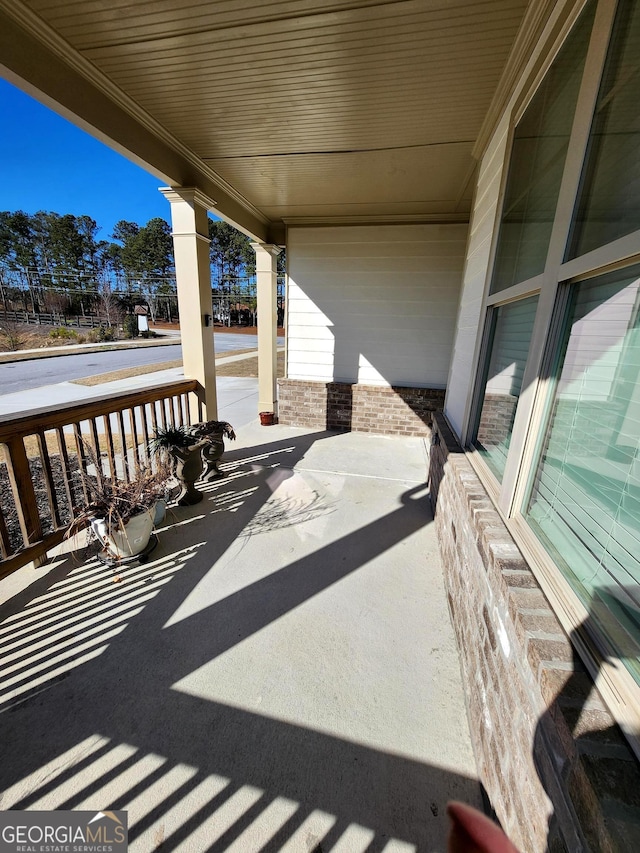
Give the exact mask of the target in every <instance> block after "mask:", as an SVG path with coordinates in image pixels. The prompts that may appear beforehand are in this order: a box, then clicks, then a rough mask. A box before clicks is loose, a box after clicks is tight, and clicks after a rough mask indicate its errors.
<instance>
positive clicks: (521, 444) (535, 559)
mask: <svg viewBox="0 0 640 853" xmlns="http://www.w3.org/2000/svg"><path fill="white" fill-rule="evenodd" d="M594 2H596V8H595V14H594V21H593V27H592V32H591V37H590V41H589V45H588V48H587V52H586V56H585V61H584V68H583V72H582V80H581V83H580V87H579V92H578V97H577V101H576V110H575V115H574V119H573V124H572V129H571V134H570V138H569V146H568V150H567V155H566V160H565V164H564V170H563V176H562V181H561V185H560V191H559V194H558V201H557V206H556V212H555V216H554V221H553V226H552V230H551V235H550V239H549V245H548V249H547V258H546V263H545V267H544V271H543V272H542V273H540V274H538V275H536V276H534V277H533V278H530V279H528V280H526V281H522V282H519V283H517V284H515V285H512V286H510V287H509V288H506V289H504V290H502V291H498V292H496V293H493V294H491V293H490V292H489V290H490V287H491V282H492V278H493V269H494V266H495V261H496V252H497V246H498V236H499V230H500V226H501V222H502V212H503V207H504V203H505V198H506V182H507V178H508V175H509V167H510V157H511V152H512V150H513V139H514V133H515V128H516V125H517V124H518V122H519V121H520V119H521V118H522V115H523V114H524V112H525V110H526V109H527V107H528V105H529V103H530V101H531V99H532V98H533V96H534V94H535V92H536V91H537V89H538V87H539V85H540V84H541V82H542V80H543V78H544V76H545V75H546V73H547V72H548V71H549V68H550V67H551V65H552V63H553V62H554V60H555V58H556V56H557V54H558V52H559V50H560V48H561V47H562V45H563V44H564V42H565V40H566V38H567V37H568V35H569V33H570V32H571V30H572V28H573V26H574V25H575V24H576V22H577V20H578V18H579V16H580V15H581V14H582V12H583V11H584V9H585V7H586V6H587V2H580V3H578V4H576V5H575V7H574V8H573V10H572V11H571V13H570V14H569V15H568V17H567V19H566V24H565V26H564V27H563V28H562V32H561V33H560V34H559V35H557V36H556V37H555V39H554V40H553V41H552V42H550V43H547V45H546V51H545V50H544V47H543V52H544V55H545V56H546V59H545V61H544V62H543V63H542V64H541V65H540V66H539V68H538V70H537V73H535V74H534V75H532V76H531V77H530V79H529V81H528V85H526V86H525V88H524V90H523V92H524V93H525V96H524V97H522V98H521V100H520V103H519V104H518V105H517V106H514V107H513V109H512V112H511V115H510V121H509V130H508V134H507V140H506V146H505V149H504V157H503V162H502V175H501V186H500V192H499V195H498V201H497V205H496V211H495V220H494V228H493V233H492V239H491V248H490V252H489V258H488V263H487V269H486V273H485V281H484V298H483V301H482V306H481V313H480V318H481V322H480V324H479V325H480V331H479V334H478V338H477V340H476V347H475V353H476V354H475V365H476V371H475V378H474V382H473V386H472V389H473V390H472V396H471V403H470V405H469V407H468V411H467V413H466V417H465V420H464V434H463V441H464V444H465V449H466V450H467V452H468V456H469V459H470V461H471V464H472V465H473V467H474V469H475V470H476V473H477V474H478V476H479V477H480V479H481V480H482V482H483V485H484V486H485V488H486V489H487V492H488V494H489V496H490V497H491V498H492V500H493V501H494V503H495V505H496V508H497V509H498V511H499V513H500V515H501V516H502V518H503V520H504V522H505V524H506V526H507V528H508V529H509V531H510V532H511V533H512V534H513V536H514V539H515V541H516V544H517V545H518V546H519V547H520V549H521V551H522V553H523V555H524V557H525V558H526V559H527V561H528V562H529V564H530V565H531V568H532V570H533V572H534V574H535V575H536V578H537V579H538V581H539V583H540V586H541V588H542V590H543V591H544V593H545V595H546V596H547V597H548V599H549V601H550V603H551V605H552V607H553V609H554V611H555V612H556V614H557V616H558V618H559V620H560V622H561V624H562V626H563V628H564V629H565V630H566V631H567V632H568V633H573V636H574V637H576V644H577V646H578V651H579V653H580V655H581V657H582V659H583V661H584V663H585V665H586V666H587V668H588V670H589V671H590V673H591V675H592V676H593V677H594V679H595V682H596V685H597V686H598V688H599V690H600V692H601V693H602V695H603V697H604V698H605V701H606V702H607V704H608V705H609V707H610V709H611V711H612V713H613V714H614V716H615V717H616V719H617V721H618V722H619V724H620V725H621V728H622V730H623V731H624V732H625V734H626V736H627V738H628V740H629V742H630V744H631V746H632V747H633V749H634V751H635V752H636V754H637V755H638V757H639V758H640V685H638V684H637V683H636V681H635V680H634V678H633V676H632V675H631V673H630V672H629V671H628V670H627V669H626V667H621V666H617V667H616V666H615V663H612V662H611V657H612V652H613V651H614V650H613V648H612V646H611V643H610V642H609V640H608V639H607V638H606V636H605V635H604V634H603V633H601V632H600V631H599V630H597V629H596V628H595V627H594V629H593V630H590V631H589V633H587V632H586V631H584V630H582V631H577V629H579V626H581V625H583V624H584V622H585V620H586V619H587V617H588V612H587V610H586V608H585V607H584V605H583V604H582V602H581V601H580V600H579V598H578V596H577V594H576V593H575V592H574V591H573V589H572V588H571V586H570V584H569V582H568V581H567V580H566V579H565V578H564V576H563V575H562V573H561V572H560V570H559V569H558V568H557V566H556V565H555V563H554V562H553V560H552V559H551V557H550V556H549V554H548V553H547V552H546V550H545V549H544V548H543V546H542V544H541V542H540V541H539V540H538V539H537V537H536V536H535V534H534V533H533V531H532V529H531V528H530V527H529V525H528V523H527V521H526V519H525V517H524V515H523V513H522V508H523V505H524V500H525V498H526V494H527V489H528V485H529V482H530V477H531V475H532V474H533V473H535V470H536V466H537V463H538V458H539V446H540V436H541V435H542V434H543V432H544V430H545V429H546V426H547V417H548V402H549V400H550V399H551V395H552V393H553V389H554V386H555V381H556V380H555V375H554V365H555V359H556V355H557V353H558V348H559V346H560V340H561V335H562V330H563V327H564V320H565V317H566V313H567V307H568V302H569V298H570V295H571V288H572V285H575V284H577V283H578V282H580V281H584V280H586V279H589V278H592V277H595V276H598V275H602V274H603V273H605V272H609V271H614V270H617V269H624V268H625V267H627V266H631V265H633V264H635V263H639V262H640V230H637V231H634V232H632V233H631V234H628V235H626V236H624V237H621V238H618V239H616V240H614V241H612V242H611V243H607V244H605V245H604V246H601V247H598V248H596V249H593V250H591V251H589V252H588V253H586V254H585V255H581V256H579V257H577V258H572V259H570V260H567V261H565V260H564V257H565V250H566V246H567V244H568V240H569V238H570V234H571V226H572V219H573V215H574V210H575V208H576V204H577V199H578V193H579V189H580V182H581V175H582V168H583V163H584V161H585V157H586V154H587V150H588V144H589V136H590V132H591V127H592V120H593V115H594V112H595V108H596V103H597V98H598V92H599V89H600V84H601V80H602V76H603V73H604V68H605V63H606V58H607V51H608V49H609V43H610V41H611V36H612V31H613V26H614V22H615V17H616V12H617V8H618V0H594ZM536 294H537V295H538V306H537V311H536V317H535V322H534V327H533V331H532V335H531V341H530V344H529V354H528V358H527V362H526V366H525V370H524V376H523V381H522V389H521V393H520V397H519V400H518V406H517V410H516V415H515V420H514V423H513V429H512V433H511V440H510V448H509V454H508V457H507V461H506V464H505V469H504V474H503V477H502V482H500V481H499V480H498V478H497V477H496V476H495V475H494V473H493V472H492V471H491V469H490V468H489V466H488V465H487V463H486V462H485V460H484V459H483V458H482V455H481V454H480V452H479V451H478V449H477V448H476V447H475V446H474V444H473V438H474V432H475V429H476V427H477V423H478V418H479V413H480V409H481V407H482V402H483V376H484V373H485V371H486V365H487V364H488V359H489V357H490V342H491V327H492V322H493V320H492V316H493V314H494V312H495V310H496V309H497V308H498V307H500V306H501V305H504V304H508V303H510V302H515V301H519V300H520V299H524V298H527V297H530V296H534V295H536Z"/></svg>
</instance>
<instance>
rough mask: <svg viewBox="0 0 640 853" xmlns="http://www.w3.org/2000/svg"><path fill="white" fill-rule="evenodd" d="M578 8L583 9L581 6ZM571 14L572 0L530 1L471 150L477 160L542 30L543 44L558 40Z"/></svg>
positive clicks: (573, 5)
mask: <svg viewBox="0 0 640 853" xmlns="http://www.w3.org/2000/svg"><path fill="white" fill-rule="evenodd" d="M580 5H581V6H582V5H583V2H581V4H580ZM574 10H575V0H574V2H561V0H531V3H530V4H529V6H528V8H527V11H526V12H525V14H524V16H523V18H522V23H521V24H520V28H519V30H518V34H517V35H516V38H515V40H514V43H513V48H512V49H511V53H510V54H509V58H508V60H507V63H506V65H505V68H504V71H503V72H502V76H501V78H500V81H499V83H498V86H497V88H496V92H495V94H494V96H493V99H492V101H491V104H490V105H489V109H488V110H487V113H486V115H485V118H484V121H483V122H482V126H481V128H480V132H479V133H478V137H477V139H476V142H475V145H474V147H473V151H472V156H473V157H474V158H475V159H476V160H479V159H480V158H481V157H482V155H483V154H484V151H485V148H486V147H487V145H488V144H489V141H490V139H491V137H492V135H493V132H494V130H495V128H496V126H497V124H498V122H499V121H500V119H501V117H502V115H503V113H504V111H505V109H506V108H507V105H508V103H509V100H510V99H511V98H512V96H513V94H514V92H515V90H516V87H517V84H518V82H519V81H520V80H521V79H522V77H523V75H524V74H525V72H526V68H527V64H528V63H530V62H531V59H532V56H533V54H534V52H535V49H536V46H537V45H538V43H539V42H540V41H541V39H542V37H543V35H544V34H545V29H546V30H547V38H546V41H549V39H550V38H554V37H557V35H558V33H559V32H560V31H561V30H562V28H563V27H565V26H566V24H567V21H568V20H569V19H570V18H571V17H572V16H573V14H574Z"/></svg>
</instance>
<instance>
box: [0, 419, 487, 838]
mask: <svg viewBox="0 0 640 853" xmlns="http://www.w3.org/2000/svg"><path fill="white" fill-rule="evenodd" d="M426 452H427V448H426V447H425V443H424V441H423V440H421V439H416V438H408V439H399V438H385V437H380V436H369V435H362V434H355V433H347V434H339V435H337V434H332V433H327V432H315V433H310V432H308V431H305V430H301V429H295V428H288V427H281V426H276V427H269V428H265V427H260V426H258V425H257V424H256V423H252V424H248V425H246V426H244V427H243V428H242V429H241V430H239V440H238V441H237V442H235V443H232V444H230V445H228V447H227V452H226V454H225V462H224V465H223V467H224V469H225V471H226V477H225V478H224V479H222V480H220V481H218V482H216V483H214V484H209V485H205V486H201V488H202V489H203V490H204V491H205V498H204V500H203V501H202V503H200V504H198V505H196V506H194V507H189V508H176V509H175V510H173V511H170V513H169V515H168V517H167V520H166V522H165V525H164V526H163V527H162V529H161V530H160V531H159V533H158V538H159V544H158V547H157V548H156V550H155V551H154V552H153V554H152V555H151V560H150V562H148V563H147V564H146V565H142V566H141V565H134V566H129V567H126V568H123V569H122V570H121V571H120V572H119V573H118V575H117V577H118V578H119V580H117V581H115V582H114V573H113V572H112V570H111V569H108V568H105V567H103V566H102V565H101V564H100V563H99V562H98V561H97V560H96V559H95V558H92V557H91V556H87V557H86V559H85V555H84V554H77V555H75V556H74V555H68V554H60V555H59V556H58V557H56V558H55V560H54V561H53V563H52V564H51V565H49V566H47V567H44V568H42V569H38V570H33V569H31V568H25V569H23V570H21V572H19V573H17V575H16V576H12V577H10V578H8V579H6V580H5V581H3V582H0V596H1V597H2V600H3V604H2V606H1V607H0V617H2V624H0V644H1V645H2V648H3V652H2V657H3V662H2V670H1V681H0V689H1V692H2V695H1V696H0V701H1V702H2V706H1V708H2V711H3V713H1V714H0V727H1V729H2V743H3V747H2V761H1V762H0V789H2V790H3V792H4V793H3V794H2V798H1V800H0V808H2V809H3V810H6V809H70V808H72V809H90V810H102V811H104V810H105V809H125V810H126V811H127V812H128V821H129V838H130V850H131V851H152V850H156V849H158V848H160V849H162V850H172V851H173V850H181V851H191V853H199V852H200V851H205V850H207V851H234V853H253V851H288V853H298V851H300V853H309V852H310V851H315V853H320V851H322V853H328V851H335V853H360V851H362V853H364V851H367V853H377V851H385V853H407V851H412V850H419V851H444V850H445V849H446V833H447V817H446V814H445V806H446V803H447V801H448V800H449V799H459V800H464V801H466V802H469V803H471V804H474V805H476V806H480V802H481V800H480V790H479V785H478V782H477V777H476V770H475V765H474V760H473V756H472V753H471V746H470V741H469V733H468V728H467V718H466V713H465V703H464V696H463V692H462V686H461V681H460V674H459V664H458V656H457V652H456V646H455V639H454V635H453V630H452V628H451V625H450V621H449V614H448V610H447V602H446V595H445V591H444V586H443V580H442V574H441V568H440V561H439V556H438V550H437V543H436V541H435V532H434V525H433V524H431V523H430V519H431V511H430V505H429V496H428V488H427V486H426V484H425V474H426V469H427V459H426ZM18 575H19V577H18ZM31 581H33V582H31Z"/></svg>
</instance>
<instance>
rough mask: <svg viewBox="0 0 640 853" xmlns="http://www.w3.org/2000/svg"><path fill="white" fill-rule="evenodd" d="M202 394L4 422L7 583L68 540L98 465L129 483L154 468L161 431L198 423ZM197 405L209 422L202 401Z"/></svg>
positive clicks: (103, 402)
mask: <svg viewBox="0 0 640 853" xmlns="http://www.w3.org/2000/svg"><path fill="white" fill-rule="evenodd" d="M196 389H197V383H196V381H195V380H184V381H181V382H173V383H168V384H165V385H159V386H156V387H155V388H154V389H151V390H147V389H144V390H141V391H134V392H131V393H129V394H120V395H110V396H105V397H99V398H96V399H93V400H90V401H87V402H84V403H80V404H70V405H66V406H62V407H60V408H59V409H57V410H56V411H44V410H39V411H36V412H31V413H28V414H18V415H10V416H8V417H4V418H2V419H0V449H1V451H2V452H3V454H4V461H2V460H0V578H2V577H5V576H6V575H8V574H10V573H11V572H12V571H15V570H16V569H18V568H20V567H21V566H23V565H25V564H26V563H29V562H31V561H32V560H37V559H39V558H40V557H41V556H42V555H43V554H45V553H46V552H47V551H48V550H49V549H50V548H53V547H55V546H56V545H57V544H59V543H60V542H61V541H62V539H63V538H64V534H65V532H66V529H67V527H68V525H69V522H70V521H71V520H72V519H73V517H74V515H75V514H77V511H78V510H79V509H81V508H82V507H83V505H85V503H86V501H87V493H86V478H85V477H84V476H83V475H86V474H87V471H88V469H89V468H90V467H91V465H92V464H95V463H96V462H97V464H99V465H100V466H101V468H102V471H103V473H104V475H105V476H107V477H111V478H120V479H125V480H126V479H128V477H129V471H134V470H135V468H136V467H137V466H139V465H141V464H145V463H149V461H150V460H149V454H148V449H147V445H148V443H149V438H150V436H151V435H152V434H153V432H155V430H156V429H157V428H158V427H161V428H164V427H167V426H178V425H188V424H190V423H191V419H190V411H191V410H190V405H189V403H190V401H197V397H196V396H195V393H196ZM194 408H195V410H196V412H197V415H198V417H197V420H201V419H202V407H201V405H200V403H199V401H198V402H197V404H196V405H195V407H194Z"/></svg>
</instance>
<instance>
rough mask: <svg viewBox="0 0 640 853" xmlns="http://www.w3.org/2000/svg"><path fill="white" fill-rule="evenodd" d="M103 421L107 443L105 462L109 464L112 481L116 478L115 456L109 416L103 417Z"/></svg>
mask: <svg viewBox="0 0 640 853" xmlns="http://www.w3.org/2000/svg"><path fill="white" fill-rule="evenodd" d="M102 417H103V420H104V435H105V439H106V443H107V460H108V464H109V476H110V477H111V479H112V480H115V479H116V478H117V476H118V475H117V472H116V454H115V448H114V446H113V430H112V429H111V415H110V414H108V415H103V416H102Z"/></svg>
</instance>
